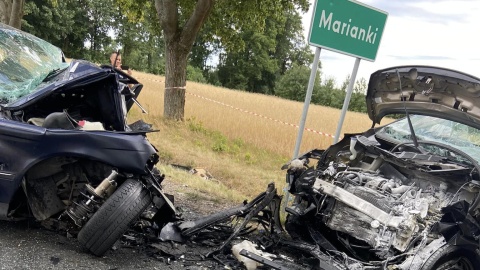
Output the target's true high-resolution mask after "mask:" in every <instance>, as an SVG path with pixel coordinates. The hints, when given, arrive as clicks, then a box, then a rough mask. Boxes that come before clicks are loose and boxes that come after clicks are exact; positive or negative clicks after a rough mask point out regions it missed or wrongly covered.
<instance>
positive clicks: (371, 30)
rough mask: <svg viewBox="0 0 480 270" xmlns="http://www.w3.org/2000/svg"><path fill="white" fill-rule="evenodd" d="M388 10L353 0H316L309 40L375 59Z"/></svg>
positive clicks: (343, 51)
mask: <svg viewBox="0 0 480 270" xmlns="http://www.w3.org/2000/svg"><path fill="white" fill-rule="evenodd" d="M387 17H388V13H387V12H385V11H382V10H378V9H376V8H373V7H370V6H367V5H365V4H363V3H360V2H357V1H353V0H317V1H316V2H315V10H314V15H313V19H312V22H311V25H310V36H309V43H310V45H312V46H317V47H322V48H325V49H329V50H332V51H335V52H339V53H343V54H347V55H351V56H354V57H358V58H361V59H365V60H368V61H375V58H376V57H377V51H378V47H379V45H380V40H381V39H382V34H383V29H384V28H385V23H386V22H387Z"/></svg>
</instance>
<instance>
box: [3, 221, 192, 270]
mask: <svg viewBox="0 0 480 270" xmlns="http://www.w3.org/2000/svg"><path fill="white" fill-rule="evenodd" d="M187 268H190V269H194V268H191V267H187ZM0 269H29V270H30V269H112V270H113V269H185V267H184V266H183V265H182V263H181V262H179V261H176V262H173V263H171V264H170V265H169V264H167V263H164V262H161V261H160V260H157V259H155V258H152V257H149V256H147V255H146V254H142V253H141V252H139V251H138V250H136V249H133V248H126V247H120V248H118V249H116V250H109V251H108V252H107V253H106V254H105V256H103V257H96V256H94V255H90V254H89V253H88V252H87V251H86V250H84V248H83V247H82V246H81V245H80V244H79V243H78V241H77V240H76V239H74V238H67V237H66V236H63V235H60V234H58V233H56V232H53V231H48V230H46V229H43V228H42V227H39V226H38V225H36V224H35V223H34V222H31V221H30V222H28V221H22V222H7V221H0Z"/></svg>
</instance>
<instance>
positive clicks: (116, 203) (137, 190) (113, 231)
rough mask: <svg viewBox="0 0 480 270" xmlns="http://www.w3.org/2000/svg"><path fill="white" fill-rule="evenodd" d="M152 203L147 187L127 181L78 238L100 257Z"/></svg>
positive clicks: (99, 210)
mask: <svg viewBox="0 0 480 270" xmlns="http://www.w3.org/2000/svg"><path fill="white" fill-rule="evenodd" d="M151 202H152V198H151V196H150V193H149V191H148V190H147V189H145V188H144V187H143V185H142V184H141V183H140V182H138V181H135V180H132V179H129V180H127V181H125V183H123V184H122V185H121V186H120V187H119V188H118V189H117V190H116V191H115V192H114V193H113V194H112V195H111V196H110V197H109V198H108V199H107V200H106V201H105V203H104V204H103V205H102V206H101V207H100V209H98V211H97V212H96V213H95V214H94V215H93V216H92V218H90V220H89V221H88V222H87V223H86V224H85V226H83V228H82V229H81V230H80V232H79V233H78V237H77V238H78V241H79V242H80V243H81V244H82V245H83V246H85V247H86V248H87V249H88V250H90V252H92V253H93V254H95V255H97V256H101V255H103V254H104V253H105V252H106V251H107V250H108V249H110V248H111V247H112V246H113V244H114V243H115V242H116V241H117V240H118V239H119V238H120V237H121V236H122V235H123V234H124V233H125V232H126V231H127V229H128V227H129V226H130V225H131V224H132V222H133V221H135V220H136V219H137V218H138V217H139V216H140V214H141V213H142V212H143V211H144V210H145V209H146V208H147V206H148V205H150V203H151Z"/></svg>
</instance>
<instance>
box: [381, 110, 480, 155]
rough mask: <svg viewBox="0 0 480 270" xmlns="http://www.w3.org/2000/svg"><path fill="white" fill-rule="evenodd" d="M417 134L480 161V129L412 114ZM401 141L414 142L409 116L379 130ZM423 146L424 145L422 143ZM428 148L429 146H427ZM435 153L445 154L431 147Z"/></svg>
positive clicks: (418, 136)
mask: <svg viewBox="0 0 480 270" xmlns="http://www.w3.org/2000/svg"><path fill="white" fill-rule="evenodd" d="M410 119H411V121H412V125H413V129H414V131H415V135H416V137H417V139H418V140H420V141H434V142H439V143H444V144H447V145H449V146H451V147H454V148H456V149H459V150H462V151H463V152H466V153H468V154H469V155H470V156H471V157H473V158H474V159H475V160H476V161H477V162H480V130H478V129H476V128H473V127H470V126H467V125H464V124H461V123H458V122H454V121H450V120H446V119H441V118H436V117H432V116H424V115H411V116H410ZM377 135H381V136H382V135H383V136H386V137H389V138H392V139H395V140H398V141H400V142H412V135H411V134H410V129H409V127H408V120H407V118H403V119H402V120H400V121H397V122H395V123H392V124H390V125H388V126H385V127H383V128H382V129H380V130H379V131H378V132H377ZM422 147H423V145H422ZM426 148H427V147H426ZM429 148H430V149H428V150H429V152H431V151H430V150H432V151H433V152H435V154H438V155H441V156H443V155H444V154H442V153H441V152H439V150H438V149H433V148H434V147H429Z"/></svg>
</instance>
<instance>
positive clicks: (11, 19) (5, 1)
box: [0, 0, 25, 29]
mask: <svg viewBox="0 0 480 270" xmlns="http://www.w3.org/2000/svg"><path fill="white" fill-rule="evenodd" d="M24 4H25V0H0V22H2V23H4V24H8V25H10V26H13V27H15V28H18V29H21V28H22V18H23V5H24Z"/></svg>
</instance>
